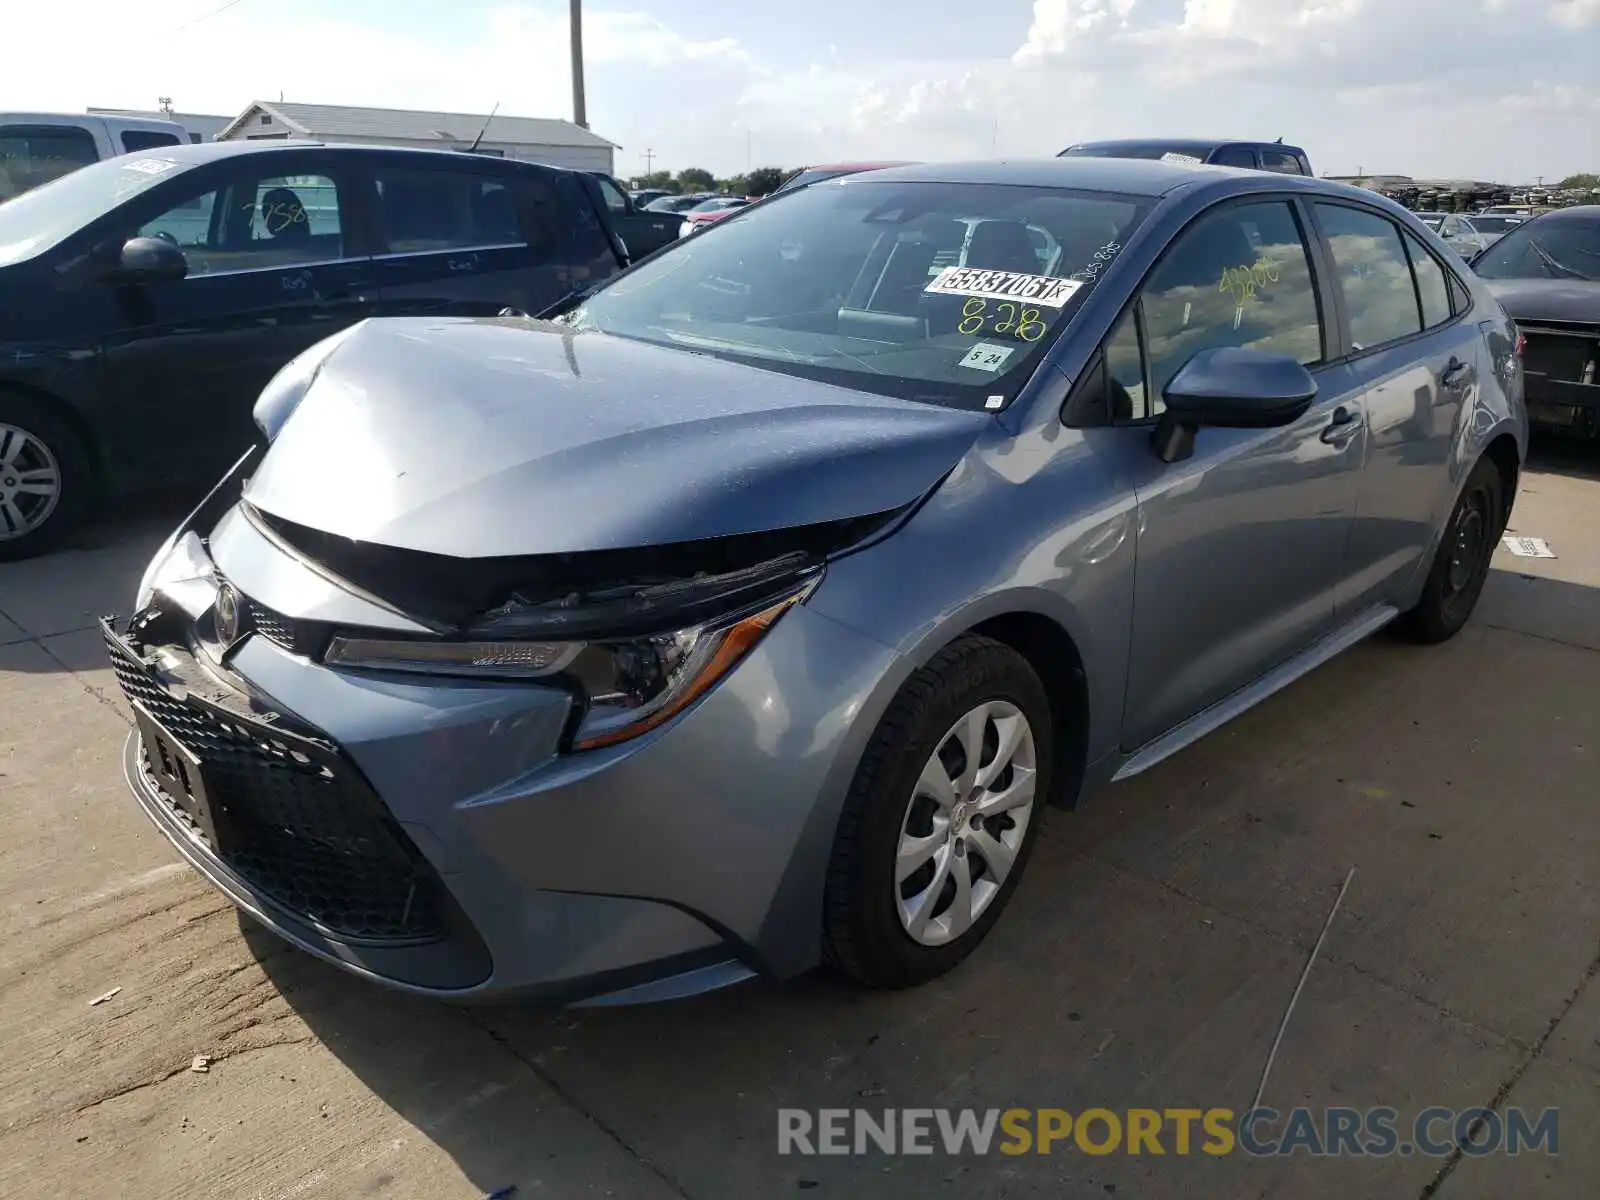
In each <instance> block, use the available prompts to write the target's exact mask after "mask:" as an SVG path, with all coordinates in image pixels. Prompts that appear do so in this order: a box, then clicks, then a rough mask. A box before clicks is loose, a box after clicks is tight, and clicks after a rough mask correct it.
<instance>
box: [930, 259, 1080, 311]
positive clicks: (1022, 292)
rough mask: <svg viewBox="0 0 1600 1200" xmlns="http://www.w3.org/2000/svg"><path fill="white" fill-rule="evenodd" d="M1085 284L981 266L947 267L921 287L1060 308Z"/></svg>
mask: <svg viewBox="0 0 1600 1200" xmlns="http://www.w3.org/2000/svg"><path fill="white" fill-rule="evenodd" d="M1082 286H1083V282H1082V281H1081V280H1077V279H1055V278H1052V277H1051V276H1049V275H1025V274H1023V273H1022V272H1021V271H985V270H983V269H982V268H980V267H946V268H945V269H944V270H942V271H940V272H939V274H938V275H936V276H935V277H934V280H933V282H932V283H930V284H929V285H928V286H927V287H925V288H923V289H922V290H923V291H924V292H925V293H927V294H929V295H933V296H981V297H983V298H984V299H985V300H1026V301H1027V302H1028V303H1029V304H1043V305H1045V306H1046V307H1048V308H1060V307H1062V306H1063V305H1064V304H1066V302H1067V301H1068V300H1070V299H1072V294H1073V293H1074V292H1076V291H1077V290H1078V289H1079V288H1081V287H1082Z"/></svg>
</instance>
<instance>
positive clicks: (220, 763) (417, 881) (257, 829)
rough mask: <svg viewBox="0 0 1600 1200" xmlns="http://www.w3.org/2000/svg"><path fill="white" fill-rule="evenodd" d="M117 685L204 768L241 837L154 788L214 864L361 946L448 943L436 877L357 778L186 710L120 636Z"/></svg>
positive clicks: (253, 727)
mask: <svg viewBox="0 0 1600 1200" xmlns="http://www.w3.org/2000/svg"><path fill="white" fill-rule="evenodd" d="M106 647H107V649H108V650H109V652H110V654H111V665H112V667H113V669H114V670H115V671H116V675H117V681H118V683H120V684H121V686H122V690H123V692H124V693H125V694H126V696H127V697H128V699H129V700H130V701H134V700H137V701H138V702H139V703H141V704H142V705H144V707H145V708H146V709H147V710H148V711H149V712H150V714H151V715H152V716H154V717H155V719H156V721H157V722H158V723H159V724H160V725H162V726H163V727H164V728H165V729H166V730H167V732H168V733H170V734H171V735H172V737H173V738H174V739H175V740H177V741H178V742H180V743H181V744H182V745H183V746H184V747H185V748H186V749H188V750H189V751H191V752H192V753H193V754H195V755H196V756H197V757H199V759H200V760H201V762H202V764H203V768H202V769H203V772H204V775H205V783H206V789H207V791H208V793H209V794H210V796H211V798H212V801H213V804H214V806H215V807H217V808H219V809H221V810H222V812H221V814H219V816H220V819H222V820H225V821H226V823H227V827H228V829H229V831H230V833H231V836H230V837H229V838H228V842H229V845H228V846H227V848H225V849H222V850H219V849H218V848H217V847H216V846H214V845H212V844H211V843H210V842H209V841H208V840H207V838H206V836H205V834H204V833H203V832H202V831H201V829H200V828H199V826H198V825H197V824H195V822H194V821H192V820H191V819H190V818H189V816H188V814H187V813H186V812H185V811H184V810H183V808H182V807H181V806H180V805H179V804H178V803H177V802H176V801H175V800H174V799H173V798H172V797H171V796H169V795H168V794H167V793H166V792H165V791H164V790H163V789H162V788H161V786H160V784H159V783H158V782H157V779H156V776H155V774H154V772H153V771H152V770H151V767H150V762H149V758H148V755H145V756H144V757H143V763H142V768H143V771H144V776H145V782H146V783H147V784H148V785H150V786H151V787H153V788H154V789H155V790H156V791H157V792H158V793H159V794H160V795H161V796H162V798H163V799H164V800H165V801H166V804H167V806H168V808H169V810H170V811H171V812H172V814H173V815H174V816H175V817H177V818H178V819H179V820H180V821H181V822H182V823H183V824H184V825H185V826H186V827H187V828H188V830H189V831H190V834H191V835H192V836H193V837H194V838H195V839H196V840H197V841H199V842H200V843H201V844H203V845H205V846H206V847H207V849H208V850H209V851H210V852H211V853H212V855H213V856H214V857H215V858H217V859H219V860H220V861H221V862H223V863H224V864H226V865H227V866H228V867H229V868H230V869H231V870H233V871H234V872H235V873H236V874H237V875H239V876H240V877H241V878H243V879H244V880H245V881H246V882H248V883H249V884H251V885H252V886H253V887H254V888H256V889H257V890H259V891H260V892H261V893H263V894H264V895H266V896H268V897H270V898H271V899H272V900H274V901H276V902H277V903H278V904H279V905H281V906H282V907H284V908H286V909H288V910H289V911H291V912H293V913H296V914H298V915H300V916H302V917H304V918H306V919H307V920H309V921H311V922H312V923H314V924H315V925H317V926H319V927H321V928H322V929H325V930H326V931H327V932H328V933H330V934H331V935H333V936H335V937H338V938H341V939H344V940H348V941H353V942H369V943H418V942H426V941H435V940H438V939H439V938H442V937H443V936H444V933H445V930H444V928H443V923H442V920H441V908H442V903H441V895H440V889H439V885H438V882H437V879H436V877H435V876H434V874H433V872H432V870H431V869H430V868H429V867H428V865H427V864H426V863H425V862H424V861H423V860H422V858H421V856H420V855H419V854H418V853H417V851H416V848H415V847H414V846H413V845H412V844H411V841H410V839H409V838H407V837H406V836H405V834H404V833H403V832H402V831H401V830H400V828H399V826H398V825H397V824H396V823H395V822H394V820H393V819H392V818H391V817H389V815H388V814H387V812H385V811H384V809H383V807H382V804H381V802H380V801H379V800H378V799H377V797H376V796H375V795H373V793H372V791H371V789H370V788H368V787H367V785H366V783H365V782H364V781H363V780H362V779H361V778H360V777H359V775H357V774H356V772H355V771H354V769H353V768H351V767H349V766H348V765H347V764H345V763H344V762H342V761H341V760H340V759H339V758H338V757H337V756H336V755H334V754H331V753H329V752H327V751H324V750H322V749H321V748H320V747H318V746H316V745H315V744H314V743H312V742H309V741H307V740H302V739H300V738H298V737H295V736H292V735H286V734H284V733H282V731H278V730H273V729H270V728H268V727H266V726H264V725H261V724H259V723H257V722H253V721H247V720H245V719H244V718H235V717H233V716H232V715H231V714H227V713H225V712H223V711H221V710H218V709H214V708H212V707H210V706H201V705H200V704H198V703H196V702H194V701H182V700H179V699H177V698H176V697H174V696H173V695H172V694H171V693H169V692H168V691H167V690H166V689H165V688H163V687H162V686H161V685H160V684H159V683H158V682H157V681H156V680H155V679H154V678H152V677H151V675H150V674H149V673H148V670H147V669H146V668H145V667H144V665H143V664H141V663H140V662H138V661H137V660H136V659H134V658H132V657H130V656H129V655H128V653H127V652H126V651H125V650H124V648H123V647H122V646H121V645H120V644H119V643H118V642H117V640H116V638H115V637H114V635H113V634H112V633H111V630H110V628H109V626H108V627H107V629H106Z"/></svg>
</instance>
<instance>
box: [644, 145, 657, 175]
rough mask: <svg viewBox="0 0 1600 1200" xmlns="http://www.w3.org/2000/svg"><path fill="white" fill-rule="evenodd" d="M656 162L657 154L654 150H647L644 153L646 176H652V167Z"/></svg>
mask: <svg viewBox="0 0 1600 1200" xmlns="http://www.w3.org/2000/svg"><path fill="white" fill-rule="evenodd" d="M655 161H656V152H655V151H654V150H646V151H645V152H644V173H645V174H646V175H648V174H650V167H651V165H652V164H653V163H654V162H655Z"/></svg>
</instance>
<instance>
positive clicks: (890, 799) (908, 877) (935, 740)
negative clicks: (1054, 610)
mask: <svg viewBox="0 0 1600 1200" xmlns="http://www.w3.org/2000/svg"><path fill="white" fill-rule="evenodd" d="M1050 729H1051V723H1050V704H1049V701H1048V699H1047V697H1046V695H1045V691H1044V686H1043V685H1042V684H1041V683H1040V682H1039V677H1038V676H1037V675H1036V674H1035V673H1034V671H1033V669H1032V667H1030V666H1029V665H1028V662H1027V660H1026V659H1024V658H1023V657H1022V656H1021V655H1019V654H1018V653H1017V652H1016V651H1015V650H1012V649H1011V648H1010V647H1009V646H1005V645H1003V644H1001V643H999V642H996V641H993V640H991V639H989V638H983V637H975V636H970V637H964V638H961V639H960V640H958V641H956V642H954V643H952V644H951V645H950V646H948V647H947V648H946V649H945V650H943V651H942V652H941V653H940V654H939V655H937V656H936V657H935V658H934V659H933V661H932V662H930V663H929V664H928V665H927V666H926V667H924V668H923V669H922V670H920V671H918V672H917V673H916V674H915V675H913V676H912V678H911V679H910V680H909V681H908V682H907V683H906V685H905V687H904V689H902V691H901V693H900V695H899V696H897V697H896V698H895V701H894V703H893V704H892V705H891V706H890V709H889V712H888V713H887V714H886V715H885V717H884V719H883V722H882V724H881V725H880V726H879V727H878V730H877V732H876V733H875V734H874V736H873V740H872V742H871V744H870V745H869V746H868V748H867V751H866V753H865V754H864V755H863V756H862V761H861V766H860V768H859V769H858V771H857V773H856V778H855V781H854V783H853V785H852V788H851V792H850V795H849V797H848V798H847V800H846V802H845V810H844V812H843V814H842V815H841V817H840V822H839V832H838V835H837V838H836V840H835V844H834V851H833V861H832V864H831V867H830V871H829V877H828V886H827V898H826V905H825V930H824V952H825V957H826V958H827V959H828V961H829V962H830V963H831V964H832V965H833V966H835V967H837V968H838V969H839V970H841V971H843V972H844V973H845V974H847V975H849V976H851V977H853V978H854V979H856V980H857V981H858V982H860V983H863V984H866V985H867V986H869V987H880V988H897V987H908V986H911V985H913V984H918V983H922V982H925V981H926V980H929V979H932V978H934V977H935V976H938V975H942V974H943V973H944V972H946V971H948V970H950V969H951V968H952V967H954V966H955V965H956V964H957V963H959V962H960V961H961V960H962V959H964V958H965V957H966V956H967V955H968V954H970V953H971V952H972V950H973V949H974V948H975V947H976V946H977V945H978V943H979V942H981V941H982V940H983V938H984V937H985V936H986V935H987V934H988V932H989V930H990V928H992V927H993V925H994V923H995V922H996V921H997V920H998V919H999V917H1000V913H1001V911H1002V910H1003V909H1004V908H1005V905H1006V903H1007V902H1008V901H1009V900H1010V898H1011V894H1012V893H1013V892H1014V891H1015V890H1016V887H1017V882H1018V880H1019V879H1021V877H1022V870H1023V868H1024V866H1026V864H1027V860H1028V856H1029V854H1030V853H1031V851H1032V849H1033V843H1034V840H1035V838H1034V826H1035V825H1036V824H1037V822H1038V811H1039V809H1040V808H1042V806H1043V799H1044V797H1045V796H1047V795H1048V794H1049V787H1050V775H1051V767H1052V761H1053V750H1054V747H1053V745H1052V742H1051V738H1050Z"/></svg>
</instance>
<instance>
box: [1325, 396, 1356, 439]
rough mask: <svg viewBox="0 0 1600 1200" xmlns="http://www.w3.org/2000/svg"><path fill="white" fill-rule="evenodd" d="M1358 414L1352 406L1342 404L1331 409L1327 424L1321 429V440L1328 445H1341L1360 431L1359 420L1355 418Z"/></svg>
mask: <svg viewBox="0 0 1600 1200" xmlns="http://www.w3.org/2000/svg"><path fill="white" fill-rule="evenodd" d="M1358 416H1359V414H1358V413H1357V412H1356V410H1355V409H1353V408H1346V407H1345V406H1344V405H1343V404H1341V405H1339V407H1338V408H1336V409H1334V410H1333V413H1332V415H1331V416H1329V417H1328V424H1327V427H1326V428H1325V429H1323V431H1322V440H1323V441H1324V442H1326V443H1327V444H1328V445H1330V446H1342V445H1344V444H1345V443H1346V442H1348V441H1349V440H1350V439H1351V438H1353V437H1355V435H1356V434H1358V433H1360V432H1361V422H1360V421H1359V420H1357V417H1358Z"/></svg>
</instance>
